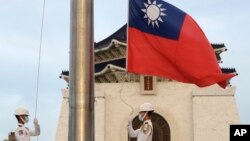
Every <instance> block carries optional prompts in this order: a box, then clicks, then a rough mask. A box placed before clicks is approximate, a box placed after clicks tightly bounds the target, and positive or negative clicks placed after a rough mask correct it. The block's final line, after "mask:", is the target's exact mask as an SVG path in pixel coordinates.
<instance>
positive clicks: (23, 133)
mask: <svg viewBox="0 0 250 141" xmlns="http://www.w3.org/2000/svg"><path fill="white" fill-rule="evenodd" d="M34 126H35V130H34V131H32V130H29V128H27V127H25V126H24V125H23V124H20V123H18V126H17V129H16V131H15V138H16V141H30V136H38V135H40V126H39V124H34Z"/></svg>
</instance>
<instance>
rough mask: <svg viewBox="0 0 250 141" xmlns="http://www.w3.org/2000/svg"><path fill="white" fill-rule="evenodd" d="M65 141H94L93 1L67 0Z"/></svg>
mask: <svg viewBox="0 0 250 141" xmlns="http://www.w3.org/2000/svg"><path fill="white" fill-rule="evenodd" d="M70 16H71V18H70V71H69V72H70V73H69V77H70V79H69V91H70V104H69V105H70V107H69V110H70V111H69V112H70V113H69V114H70V115H69V136H68V137H69V138H68V141H94V95H93V85H94V76H93V73H94V72H93V70H94V69H93V68H94V66H93V47H94V43H93V0H71V15H70Z"/></svg>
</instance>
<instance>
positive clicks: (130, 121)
mask: <svg viewBox="0 0 250 141" xmlns="http://www.w3.org/2000/svg"><path fill="white" fill-rule="evenodd" d="M132 121H133V118H132V116H129V117H128V126H129V125H132Z"/></svg>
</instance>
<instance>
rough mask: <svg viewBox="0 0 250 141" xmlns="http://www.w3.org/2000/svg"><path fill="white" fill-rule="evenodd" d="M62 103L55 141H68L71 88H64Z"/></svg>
mask: <svg viewBox="0 0 250 141" xmlns="http://www.w3.org/2000/svg"><path fill="white" fill-rule="evenodd" d="M62 97H63V100H62V105H61V111H60V116H59V120H58V125H57V131H56V138H55V141H68V125H69V124H68V121H69V90H68V89H62Z"/></svg>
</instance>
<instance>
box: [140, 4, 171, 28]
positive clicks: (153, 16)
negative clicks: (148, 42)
mask: <svg viewBox="0 0 250 141" xmlns="http://www.w3.org/2000/svg"><path fill="white" fill-rule="evenodd" d="M144 6H145V9H141V10H142V11H143V12H144V13H145V16H144V18H145V19H146V18H147V19H148V25H150V24H152V26H153V27H155V25H156V26H157V27H159V23H158V21H160V22H163V20H162V18H161V16H167V15H166V14H165V13H163V11H165V10H166V9H164V8H161V6H162V4H158V5H157V4H156V1H154V2H151V1H150V0H148V3H144Z"/></svg>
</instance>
